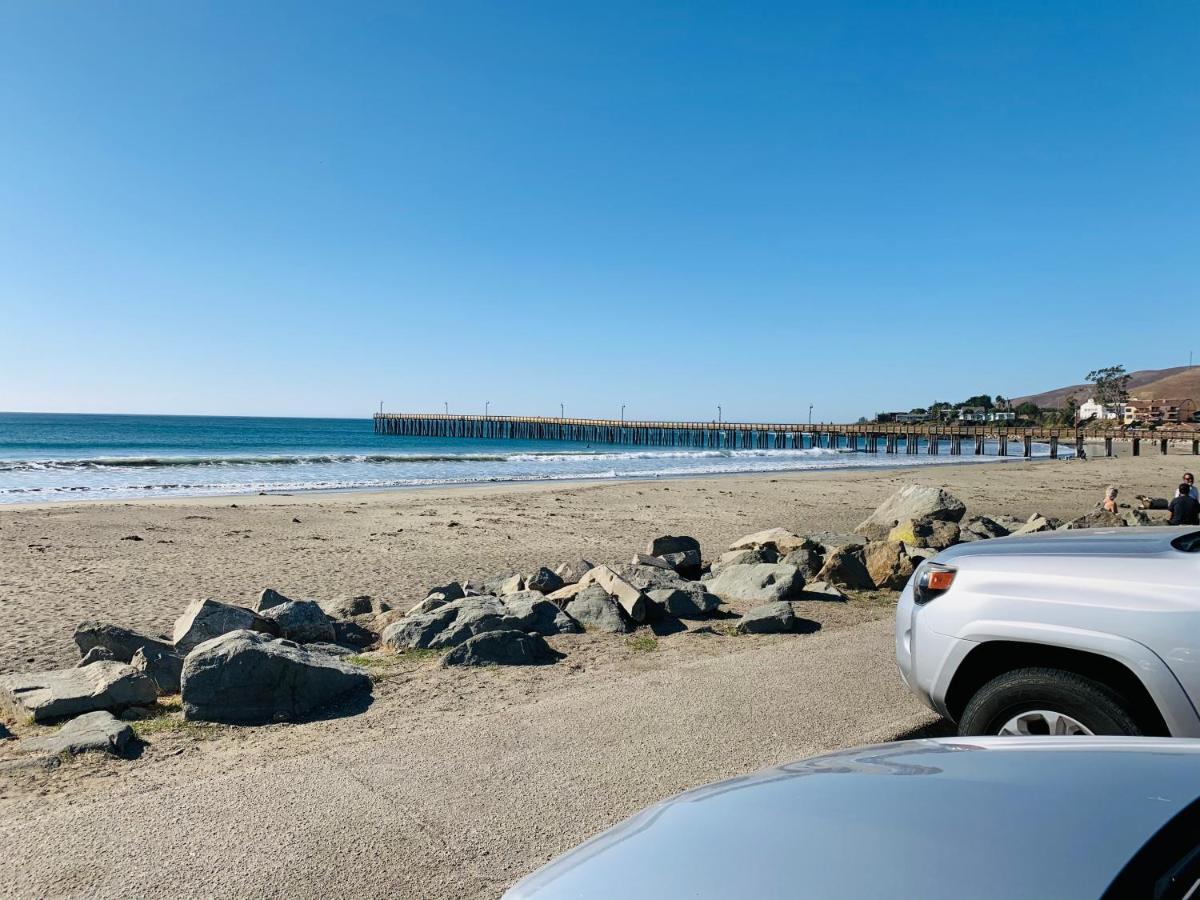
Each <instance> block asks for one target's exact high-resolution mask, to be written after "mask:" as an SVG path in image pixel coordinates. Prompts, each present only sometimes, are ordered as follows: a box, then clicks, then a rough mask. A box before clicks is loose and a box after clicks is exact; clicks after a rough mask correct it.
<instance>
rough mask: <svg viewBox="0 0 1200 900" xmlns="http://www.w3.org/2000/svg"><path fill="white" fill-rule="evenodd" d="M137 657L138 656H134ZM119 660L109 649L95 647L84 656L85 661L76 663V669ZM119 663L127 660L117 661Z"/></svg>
mask: <svg viewBox="0 0 1200 900" xmlns="http://www.w3.org/2000/svg"><path fill="white" fill-rule="evenodd" d="M134 655H135V656H136V654H134ZM114 659H117V658H116V657H115V656H113V652H112V651H111V650H109V649H108V648H107V647H93V648H92V649H91V650H89V651H88V652H87V653H85V654H83V659H81V660H80V661H79V662H77V663H75V668H77V669H82V668H83V667H84V666H90V665H91V664H92V663H94V662H104V661H106V660H108V661H111V660H114ZM117 662H125V660H117Z"/></svg>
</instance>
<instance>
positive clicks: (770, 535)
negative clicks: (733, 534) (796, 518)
mask: <svg viewBox="0 0 1200 900" xmlns="http://www.w3.org/2000/svg"><path fill="white" fill-rule="evenodd" d="M767 544H770V545H771V546H772V547H774V548H775V550H776V551H777V552H779V553H780V554H785V555H786V554H788V553H791V552H792V551H793V550H799V549H801V548H802V547H807V546H809V544H810V541H809V538H806V537H801V536H800V535H798V534H793V533H792V532H790V531H788V530H787V529H785V528H768V529H767V530H766V531H756V532H754V534H748V535H746V536H745V537H742V538H738V539H737V540H736V541H734V542H733V543H732V544H730V545H729V549H730V550H757V549H759V548H761V547H765V546H766V545H767Z"/></svg>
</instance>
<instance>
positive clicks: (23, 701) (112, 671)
mask: <svg viewBox="0 0 1200 900" xmlns="http://www.w3.org/2000/svg"><path fill="white" fill-rule="evenodd" d="M157 697H158V689H157V688H156V687H155V685H154V682H153V681H151V680H150V679H149V678H147V677H146V676H145V675H143V674H141V673H140V672H138V671H136V670H135V669H134V668H133V667H132V666H129V665H127V664H126V663H121V662H104V661H101V662H94V663H92V664H91V665H89V666H84V667H83V668H82V669H62V670H58V671H51V672H33V673H31V674H26V675H0V712H4V713H6V714H7V715H8V716H11V717H12V718H15V719H20V720H24V719H27V718H30V717H32V718H33V720H34V721H35V722H48V721H52V720H54V719H65V718H68V717H69V716H77V715H80V714H81V713H87V712H92V711H94V710H98V709H106V710H109V711H110V712H119V711H121V710H122V709H124V708H125V707H127V706H141V705H142V704H145V703H153V702H154V701H155V700H156V699H157Z"/></svg>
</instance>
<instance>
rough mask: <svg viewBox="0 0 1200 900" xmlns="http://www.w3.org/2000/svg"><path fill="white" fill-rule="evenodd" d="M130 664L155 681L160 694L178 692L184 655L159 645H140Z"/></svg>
mask: <svg viewBox="0 0 1200 900" xmlns="http://www.w3.org/2000/svg"><path fill="white" fill-rule="evenodd" d="M129 664H130V665H131V666H133V668H134V669H136V670H137V671H138V672H141V673H142V674H143V675H145V676H146V677H147V678H149V679H150V680H151V681H153V682H154V684H155V686H156V687H157V688H158V693H159V694H163V695H166V694H178V693H179V679H180V677H181V676H182V674H183V657H182V656H180V655H179V654H178V653H175V652H174V651H172V650H163V649H161V648H159V647H149V646H147V647H139V648H138V652H137V653H135V654H133V659H132V660H130V662H129Z"/></svg>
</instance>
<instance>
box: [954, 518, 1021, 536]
mask: <svg viewBox="0 0 1200 900" xmlns="http://www.w3.org/2000/svg"><path fill="white" fill-rule="evenodd" d="M1008 532H1009V529H1008V528H1006V527H1004V526H1003V525H1001V524H1000V523H999V522H997V521H996V520H995V519H990V518H988V517H987V516H972V517H971V519H970V520H968V521H967V522H966V523H964V524H963V525H962V526H961V528H960V534H959V539H960V540H962V541H964V542H967V541H986V540H991V539H992V538H999V537H1007V535H1008Z"/></svg>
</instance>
